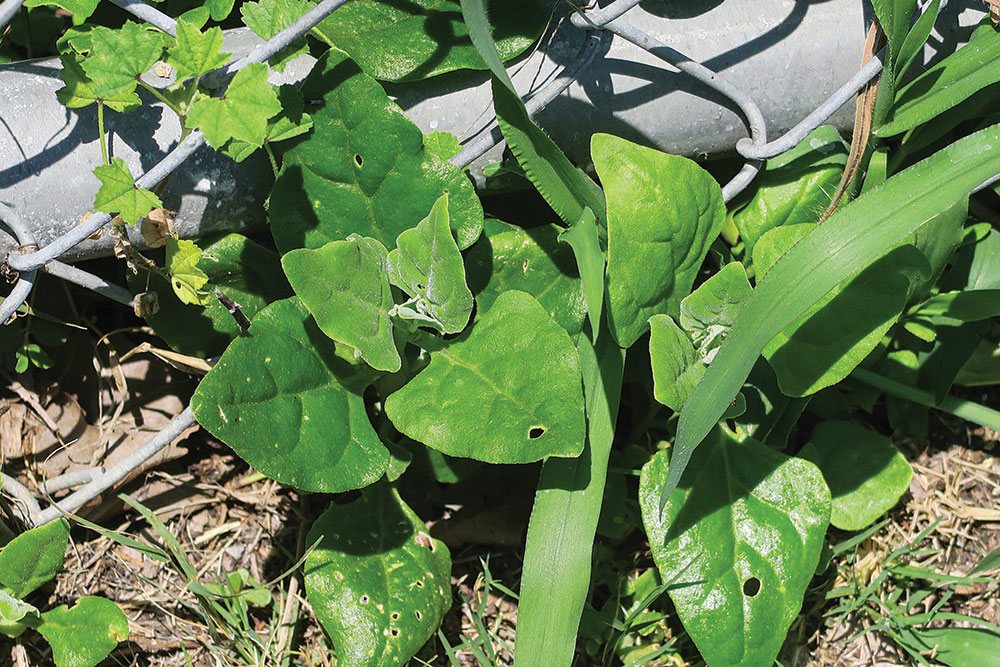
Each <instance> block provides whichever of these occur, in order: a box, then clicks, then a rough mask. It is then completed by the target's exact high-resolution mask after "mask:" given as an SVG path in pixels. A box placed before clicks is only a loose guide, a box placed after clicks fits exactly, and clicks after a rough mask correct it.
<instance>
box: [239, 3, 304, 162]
mask: <svg viewBox="0 0 1000 667" xmlns="http://www.w3.org/2000/svg"><path fill="white" fill-rule="evenodd" d="M244 6H245V5H244ZM278 101H279V102H280V103H281V113H279V114H278V115H277V116H274V117H272V118H270V119H269V120H268V121H267V129H266V130H265V131H264V143H268V144H273V143H274V142H276V141H284V140H286V139H292V138H294V137H297V136H299V135H302V134H305V133H306V132H308V131H309V130H310V129H311V128H312V126H313V122H312V118H311V117H310V116H309V114H307V113H304V110H305V102H303V100H302V91H300V90H299V89H298V88H297V87H295V86H292V85H284V86H281V87H280V88H278ZM257 148H258V146H254V145H253V144H248V143H247V142H245V141H240V140H239V139H232V140H230V142H229V143H227V144H226V146H225V148H223V149H222V152H223V153H225V154H226V155H228V156H229V157H231V158H232V159H233V160H235V161H236V162H242V161H243V160H245V159H247V158H248V157H250V155H251V154H253V152H254V151H256V150H257Z"/></svg>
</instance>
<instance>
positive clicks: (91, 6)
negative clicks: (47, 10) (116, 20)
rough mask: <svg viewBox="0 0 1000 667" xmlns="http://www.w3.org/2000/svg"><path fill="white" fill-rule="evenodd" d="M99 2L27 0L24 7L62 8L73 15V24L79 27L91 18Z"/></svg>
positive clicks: (86, 0) (89, 0) (87, 0)
mask: <svg viewBox="0 0 1000 667" xmlns="http://www.w3.org/2000/svg"><path fill="white" fill-rule="evenodd" d="M99 2H100V0H25V3H24V6H25V7H28V8H31V7H42V6H44V5H49V6H52V7H60V8H62V9H65V10H66V11H67V12H69V13H70V14H72V15H73V23H74V24H75V25H79V24H80V23H83V22H84V21H86V20H87V19H88V18H90V15H91V14H93V13H94V10H95V9H97V4H98V3H99Z"/></svg>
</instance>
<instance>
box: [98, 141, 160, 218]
mask: <svg viewBox="0 0 1000 667" xmlns="http://www.w3.org/2000/svg"><path fill="white" fill-rule="evenodd" d="M94 175H95V176H97V178H98V180H100V181H101V187H100V189H98V191H97V196H96V197H94V209H95V210H97V211H104V212H105V213H112V214H114V213H118V214H120V215H121V216H122V220H124V221H125V222H127V223H129V224H133V223H136V222H138V221H139V219H140V218H142V217H143V216H145V215H148V214H149V212H150V211H152V210H153V209H154V208H159V207H162V206H163V202H161V201H160V198H159V197H157V196H156V195H155V194H153V193H152V192H150V191H149V190H146V189H144V188H139V187H136V185H135V179H134V178H133V177H132V172H131V171H129V168H128V165H127V164H125V160H123V159H121V158H120V157H113V158H111V164H106V165H101V166H100V167H97V168H95V169H94Z"/></svg>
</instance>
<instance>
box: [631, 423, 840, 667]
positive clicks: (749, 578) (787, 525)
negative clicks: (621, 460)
mask: <svg viewBox="0 0 1000 667" xmlns="http://www.w3.org/2000/svg"><path fill="white" fill-rule="evenodd" d="M667 471H668V462H667V452H666V451H661V452H659V453H657V454H656V455H655V456H654V457H653V458H652V459H650V461H649V462H648V463H646V465H644V466H643V468H642V473H641V476H640V479H639V505H640V508H641V510H642V520H643V525H644V526H645V528H646V535H647V536H648V537H649V544H650V549H651V550H652V552H653V560H654V561H655V563H656V566H657V568H658V569H659V571H660V577H661V579H662V580H663V581H664V582H669V583H670V588H669V589H668V592H669V595H670V597H671V599H672V600H673V602H674V606H675V607H676V608H677V613H678V615H679V616H680V619H681V623H683V624H684V628H685V629H686V630H687V631H688V634H689V635H690V636H691V638H692V639H693V640H694V643H695V645H696V646H697V647H698V650H699V651H701V654H702V657H703V658H704V659H705V662H707V663H708V664H709V665H746V666H747V667H754V666H760V667H767V666H768V665H771V664H772V663H773V662H774V658H775V656H777V654H778V651H779V649H780V648H781V645H782V643H783V642H784V640H785V636H786V634H787V633H788V627H789V626H790V625H791V623H792V621H793V620H795V617H796V616H797V615H798V613H799V610H800V609H801V607H802V598H803V595H804V594H805V591H806V586H807V585H808V584H809V581H810V579H812V575H813V573H814V572H815V570H816V564H817V563H818V562H819V557H820V552H821V550H822V547H823V539H824V536H825V534H826V529H827V525H828V524H829V520H830V491H829V489H827V487H826V483H825V482H824V481H823V476H822V474H821V473H820V471H819V469H817V468H816V466H814V465H813V464H812V463H809V462H808V461H804V460H802V459H797V458H791V457H787V456H785V455H783V454H780V453H778V452H776V451H774V450H773V449H771V448H769V447H767V446H766V445H762V444H760V443H758V442H756V441H755V440H752V439H749V438H748V439H746V440H744V441H743V442H736V441H735V440H732V439H731V438H729V437H728V436H727V435H725V434H723V433H722V431H721V430H719V429H718V428H717V429H716V430H714V431H713V432H712V433H711V434H709V436H708V438H707V439H706V440H705V441H704V442H703V443H702V445H701V446H700V447H699V448H698V449H697V450H695V453H694V454H693V456H692V460H691V464H690V465H689V466H688V467H687V468H686V471H685V473H684V474H683V476H682V477H681V482H680V484H679V485H678V487H677V490H676V491H675V492H674V493H673V494H671V495H670V498H669V499H668V500H667V503H666V505H665V507H664V510H663V513H662V514H661V513H660V493H661V490H662V488H663V484H664V482H665V481H666V478H667Z"/></svg>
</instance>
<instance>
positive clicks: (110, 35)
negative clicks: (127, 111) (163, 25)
mask: <svg viewBox="0 0 1000 667" xmlns="http://www.w3.org/2000/svg"><path fill="white" fill-rule="evenodd" d="M90 43H91V50H90V55H89V56H88V57H87V58H86V59H85V60H84V61H83V71H84V72H86V73H87V76H88V77H89V78H90V79H91V80H92V81H93V82H94V93H95V94H96V95H97V96H98V97H102V98H103V97H114V96H116V95H121V94H123V93H131V92H133V91H134V90H135V87H136V78H137V77H139V76H141V75H143V74H145V73H146V72H148V71H149V70H150V69H152V67H153V65H155V64H156V62H157V61H158V60H159V59H160V56H161V55H162V54H163V35H162V33H159V32H157V31H155V30H153V29H152V28H150V27H149V26H146V25H140V24H138V23H134V22H133V21H126V22H125V25H123V26H122V27H121V28H119V29H117V30H112V29H111V28H105V27H104V26H98V27H96V28H94V29H93V30H92V31H91V33H90Z"/></svg>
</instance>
